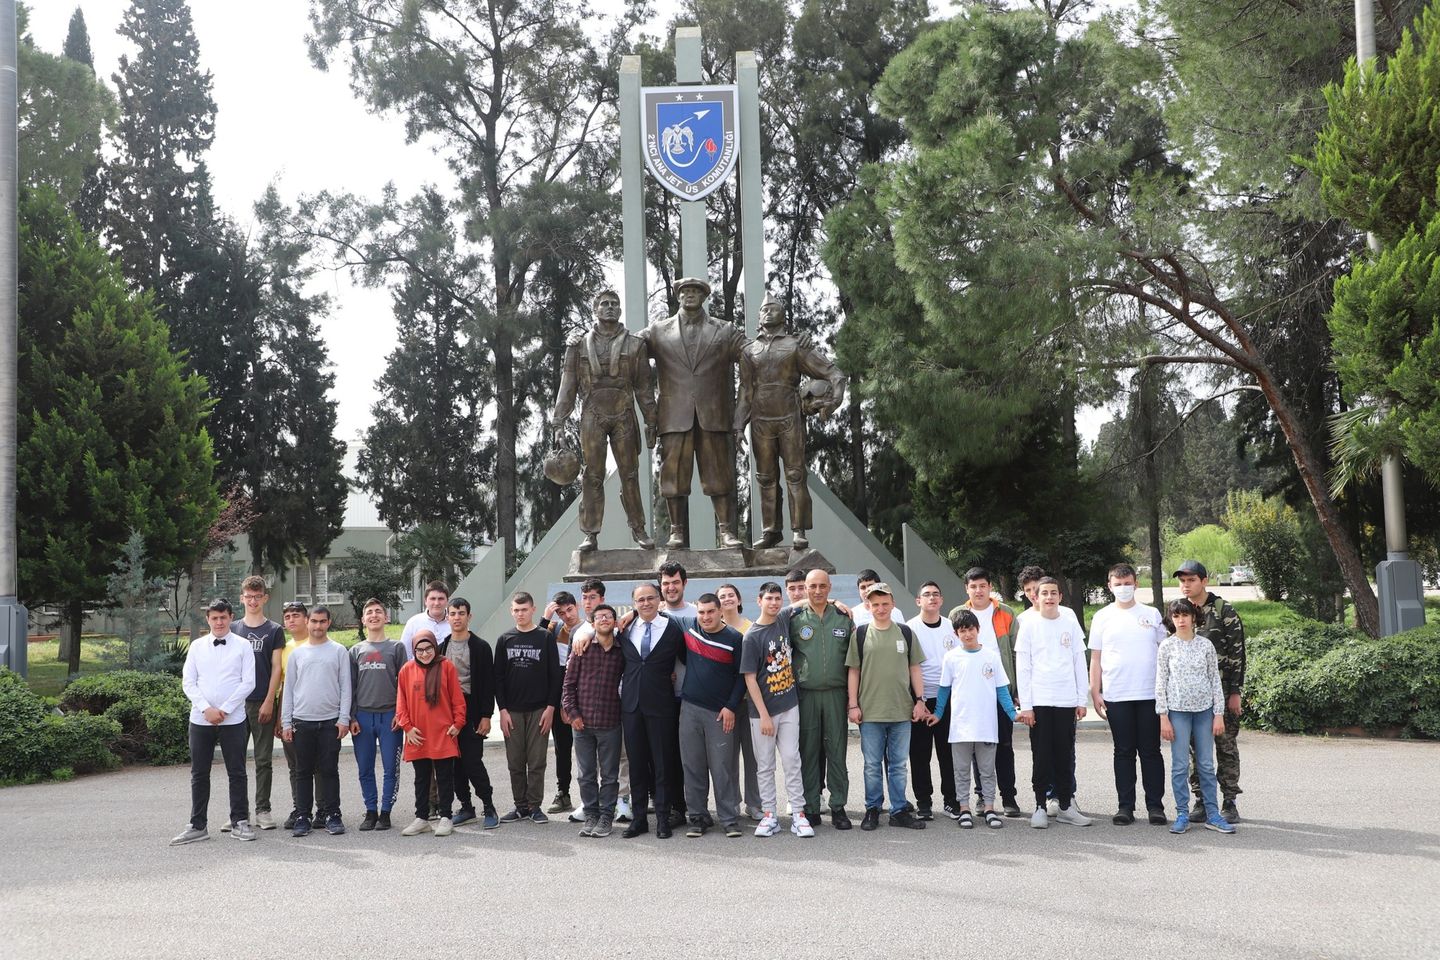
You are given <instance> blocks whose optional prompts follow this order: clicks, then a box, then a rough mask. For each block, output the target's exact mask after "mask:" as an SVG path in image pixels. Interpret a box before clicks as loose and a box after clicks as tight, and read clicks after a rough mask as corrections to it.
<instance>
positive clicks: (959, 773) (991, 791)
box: [950, 740, 998, 807]
mask: <svg viewBox="0 0 1440 960" xmlns="http://www.w3.org/2000/svg"><path fill="white" fill-rule="evenodd" d="M997 746H998V745H997V744H994V743H976V742H975V741H973V740H966V741H964V742H962V743H952V744H950V756H951V757H952V758H954V761H955V790H956V793H955V796H957V797H959V798H960V804H961V806H967V805H969V802H970V762H971V761H972V760H973V761H974V762H975V765H976V766H977V767H979V768H980V798H981V800H982V801H983V802H984V804H985V806H987V807H993V806H995V749H996V747H997Z"/></svg>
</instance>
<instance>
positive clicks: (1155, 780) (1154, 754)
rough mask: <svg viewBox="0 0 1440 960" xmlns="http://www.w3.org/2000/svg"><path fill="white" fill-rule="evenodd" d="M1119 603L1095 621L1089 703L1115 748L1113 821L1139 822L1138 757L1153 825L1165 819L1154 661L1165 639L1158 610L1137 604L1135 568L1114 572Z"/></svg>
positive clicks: (1112, 579)
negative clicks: (1107, 728) (1107, 727)
mask: <svg viewBox="0 0 1440 960" xmlns="http://www.w3.org/2000/svg"><path fill="white" fill-rule="evenodd" d="M1110 592H1111V593H1112V594H1114V595H1115V602H1114V603H1112V604H1109V605H1107V606H1105V607H1102V608H1101V609H1100V610H1098V611H1096V613H1095V617H1094V619H1093V620H1091V622H1090V700H1091V702H1092V703H1093V704H1094V705H1095V712H1096V713H1098V714H1099V715H1100V716H1101V717H1103V718H1104V719H1106V720H1108V721H1109V723H1110V736H1111V739H1112V740H1113V741H1114V743H1115V792H1116V793H1117V794H1119V797H1120V803H1119V809H1118V810H1117V811H1116V813H1115V816H1113V817H1112V818H1111V822H1112V823H1115V824H1116V825H1119V826H1124V825H1126V824H1131V823H1134V822H1135V758H1136V756H1137V755H1138V756H1139V758H1140V779H1141V781H1142V782H1143V783H1144V786H1145V809H1146V811H1147V812H1148V814H1149V820H1150V822H1151V823H1153V824H1155V825H1157V826H1163V825H1164V824H1165V823H1166V822H1167V821H1166V819H1165V802H1164V798H1165V761H1164V759H1163V758H1162V757H1161V756H1160V717H1159V716H1158V715H1157V714H1156V713H1155V658H1156V655H1157V653H1158V652H1159V650H1160V644H1161V642H1162V641H1163V640H1164V639H1165V625H1164V621H1163V619H1162V618H1161V616H1160V613H1159V611H1157V610H1156V609H1155V608H1154V607H1147V606H1146V605H1145V604H1143V603H1136V602H1135V568H1134V567H1132V566H1130V564H1128V563H1118V564H1116V565H1115V566H1113V567H1111V568H1110Z"/></svg>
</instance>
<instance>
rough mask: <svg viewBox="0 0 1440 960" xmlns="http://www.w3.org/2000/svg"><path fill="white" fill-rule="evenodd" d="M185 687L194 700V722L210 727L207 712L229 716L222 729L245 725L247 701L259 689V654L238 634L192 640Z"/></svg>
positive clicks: (185, 672)
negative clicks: (257, 680)
mask: <svg viewBox="0 0 1440 960" xmlns="http://www.w3.org/2000/svg"><path fill="white" fill-rule="evenodd" d="M180 685H181V688H182V689H184V691H185V696H186V697H188V698H189V699H190V722H191V723H195V724H201V725H204V726H207V727H208V726H210V721H209V720H206V719H205V711H206V710H208V709H209V708H210V707H215V708H216V709H218V710H220V711H221V712H222V713H224V714H225V719H224V720H221V721H220V725H221V726H228V725H230V724H235V723H244V722H245V698H246V697H248V696H250V691H252V690H254V689H255V653H254V651H253V650H252V649H251V647H250V641H249V640H246V639H245V638H244V637H241V636H238V635H237V634H233V633H227V634H225V635H224V636H223V637H217V636H215V634H213V633H207V634H205V636H203V637H199V638H198V639H196V640H193V641H191V643H190V649H189V650H187V651H186V653H185V670H184V672H183V674H182V676H181V681H180Z"/></svg>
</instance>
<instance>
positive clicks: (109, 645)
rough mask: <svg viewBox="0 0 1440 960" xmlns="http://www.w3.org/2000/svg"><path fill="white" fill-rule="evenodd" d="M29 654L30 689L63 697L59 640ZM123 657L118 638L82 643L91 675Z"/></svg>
mask: <svg viewBox="0 0 1440 960" xmlns="http://www.w3.org/2000/svg"><path fill="white" fill-rule="evenodd" d="M404 629H405V625H404V624H402V623H392V624H389V625H388V626H386V628H385V636H387V637H389V638H390V639H392V640H399V639H400V634H401V632H402V631H403V630H404ZM333 636H334V638H335V639H336V640H338V641H339V642H340V643H343V644H344V645H345V646H347V647H348V646H351V645H353V644H354V643H355V641H356V640H357V639H358V637H357V635H356V632H355V628H354V627H343V628H341V629H339V630H337V631H335V633H334V634H333ZM27 652H28V656H29V658H30V689H31V690H33V691H35V692H36V693H37V694H39V695H40V696H42V697H58V696H60V691H61V690H62V689H63V688H64V687H65V680H66V678H67V677H68V676H69V670H68V669H67V667H68V664H65V663H61V662H60V659H59V655H60V641H59V640H42V641H40V642H38V643H32V644H30V646H29V648H28V651H27ZM122 655H123V654H122V652H121V650H120V641H119V640H118V639H116V638H115V637H111V636H104V635H101V634H86V635H85V636H84V637H82V638H81V641H80V672H81V673H82V674H90V673H101V672H103V671H106V670H118V669H120V668H121V667H122V666H123V665H124V664H123V662H122V661H120V657H121V656H122Z"/></svg>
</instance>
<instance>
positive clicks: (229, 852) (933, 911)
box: [0, 730, 1440, 960]
mask: <svg viewBox="0 0 1440 960" xmlns="http://www.w3.org/2000/svg"><path fill="white" fill-rule="evenodd" d="M1016 747H1017V767H1018V769H1019V770H1020V773H1021V777H1022V779H1023V778H1025V777H1027V776H1028V773H1029V769H1030V757H1029V751H1028V748H1027V746H1026V743H1025V738H1024V737H1023V736H1021V737H1018V738H1017V743H1016ZM1241 749H1242V757H1243V760H1244V771H1243V779H1242V785H1243V787H1244V789H1245V793H1244V794H1243V795H1242V796H1241V798H1240V809H1241V814H1242V816H1243V817H1244V821H1243V822H1242V823H1241V824H1240V827H1239V832H1238V833H1237V834H1236V835H1234V836H1222V835H1220V834H1217V833H1212V832H1210V831H1205V830H1200V829H1198V828H1196V829H1192V831H1191V832H1190V833H1189V834H1187V835H1184V836H1172V835H1170V834H1169V832H1168V831H1167V830H1166V828H1163V827H1152V826H1149V825H1145V824H1141V823H1137V824H1135V825H1132V826H1128V827H1117V826H1113V825H1112V824H1111V823H1110V822H1109V815H1110V814H1111V813H1113V812H1114V811H1113V805H1114V788H1113V775H1112V772H1111V754H1110V740H1109V735H1108V733H1107V732H1105V731H1104V730H1086V731H1084V732H1082V734H1081V735H1080V742H1079V770H1078V778H1079V783H1080V793H1079V802H1080V805H1081V807H1082V809H1084V810H1085V811H1086V812H1087V813H1090V814H1092V815H1096V817H1097V821H1096V823H1095V825H1094V826H1091V827H1086V828H1076V827H1065V826H1059V825H1052V826H1051V827H1050V828H1049V829H1047V830H1034V829H1031V828H1030V827H1029V826H1028V822H1027V821H1024V820H1007V821H1006V825H1005V827H1004V829H1001V830H993V831H992V830H987V829H985V828H984V827H983V826H979V827H977V828H975V829H974V830H970V831H965V830H961V829H958V828H957V827H956V825H955V824H954V823H953V822H951V821H948V820H943V819H941V820H936V821H934V822H932V823H931V824H930V826H929V829H927V830H925V831H923V832H921V831H909V830H900V829H895V828H891V827H887V826H884V825H883V820H882V826H881V828H880V829H879V830H878V831H875V832H873V833H865V832H862V831H860V830H858V829H856V830H852V831H850V832H848V833H837V832H836V831H835V830H834V829H833V828H831V827H830V826H829V825H828V822H827V823H826V824H825V825H824V826H821V827H819V828H818V836H816V837H815V838H814V839H812V840H800V839H797V838H796V837H794V836H791V835H790V834H789V833H788V832H784V833H782V834H781V835H779V836H776V837H773V838H769V839H758V838H755V837H753V836H750V835H749V831H748V830H747V834H746V836H744V837H743V838H740V839H733V840H732V839H726V838H725V837H724V835H723V834H711V835H707V836H705V837H703V838H701V839H698V840H696V839H687V838H685V837H684V836H683V835H682V834H681V833H677V835H676V836H675V837H674V838H673V839H671V840H666V841H659V840H656V839H654V837H653V835H651V836H648V837H644V838H640V839H636V840H624V839H622V838H621V837H620V835H619V833H618V832H617V833H616V834H614V835H612V836H611V837H609V838H606V839H603V840H591V839H583V838H581V837H579V836H577V835H576V829H575V827H574V826H573V825H571V824H568V823H565V822H563V821H562V820H561V819H560V818H557V819H556V820H555V822H552V823H550V824H548V825H532V824H520V825H514V826H506V827H502V828H501V829H499V830H495V831H482V830H480V829H479V828H478V826H470V827H462V828H460V829H459V830H457V831H456V832H455V833H454V834H453V835H451V836H449V837H445V838H437V837H434V836H431V835H421V836H419V837H413V838H411V837H402V836H400V829H399V828H400V827H402V826H404V824H405V823H407V822H408V820H409V819H410V808H412V807H413V796H412V790H411V783H412V780H411V776H410V772H409V770H408V768H407V769H406V770H405V771H404V774H403V776H402V780H401V803H400V805H399V806H398V807H397V808H396V816H395V820H396V829H394V830H392V831H390V832H388V833H360V832H359V831H358V830H356V829H355V827H356V826H357V825H358V823H359V814H360V813H362V812H363V811H361V810H360V809H359V789H358V786H357V784H356V779H355V766H354V759H353V756H352V755H351V754H350V753H349V752H346V753H345V754H344V755H343V757H342V760H341V791H342V801H343V803H344V805H345V807H346V820H347V823H348V825H349V826H350V831H349V832H348V833H346V834H345V835H344V836H341V837H331V836H327V835H325V834H324V833H323V832H322V833H316V834H313V835H311V836H309V837H307V838H304V839H295V838H292V837H290V836H288V835H286V834H284V833H283V832H281V831H267V832H263V833H261V834H260V838H259V840H257V841H256V842H253V843H242V842H238V841H235V840H232V839H230V838H229V837H228V836H226V835H222V834H220V833H219V832H218V830H217V829H216V827H217V825H218V823H219V822H220V821H221V820H222V819H223V818H224V809H223V808H224V805H225V804H224V796H225V781H224V769H223V767H222V766H220V765H218V764H217V765H216V767H215V769H214V791H213V793H212V800H211V807H210V817H211V824H212V827H211V831H212V837H213V839H211V840H209V841H206V842H203V843H197V844H192V845H189V846H185V847H178V848H172V847H169V846H168V845H167V843H168V841H169V839H170V837H171V836H172V835H174V834H176V833H178V832H179V831H180V830H181V829H182V828H183V826H184V822H185V819H186V816H187V812H188V808H189V796H188V779H189V771H188V769H186V768H181V767H169V768H134V769H128V770H123V771H119V772H116V773H110V774H104V775H99V776H93V777H86V778H82V779H79V780H77V781H74V782H70V783H55V784H42V785H36V786H28V787H14V788H10V789H6V790H0V837H3V848H0V849H3V858H0V863H3V867H0V957H4V958H17V960H18V958H25V960H31V958H49V957H74V956H80V957H96V958H126V957H137V958H139V957H143V958H147V960H149V958H160V957H186V958H195V957H207V958H211V957H213V958H224V957H247V958H259V957H284V958H304V957H326V958H336V957H344V958H346V960H364V958H371V957H374V958H382V957H383V958H392V957H396V956H401V957H407V958H410V957H414V958H428V957H445V958H448V957H451V956H463V957H467V958H468V957H480V958H488V957H495V958H505V960H514V958H529V957H545V958H552V957H590V956H596V957H607V958H608V957H654V958H668V957H679V956H686V957H694V958H708V957H726V958H731V960H733V958H736V957H744V956H761V957H766V958H777V960H791V958H796V960H800V958H823V960H837V958H868V957H882V956H883V957H887V958H889V957H900V956H921V957H936V958H941V957H945V958H948V957H952V956H953V957H967V956H981V957H986V956H989V957H1013V958H1031V957H1087V958H1108V957H1119V956H1124V957H1136V958H1139V957H1171V956H1189V957H1201V958H1203V957H1225V958H1236V957H1264V958H1275V957H1287V958H1289V957H1306V958H1308V957H1386V958H1395V957H1435V956H1440V907H1437V905H1436V899H1435V891H1436V889H1437V887H1440V823H1437V818H1436V816H1435V798H1436V797H1437V796H1440V744H1435V743H1408V742H1394V741H1372V740H1328V739H1317V738H1299V737H1280V736H1268V735H1263V734H1256V733H1252V732H1249V731H1246V732H1245V733H1244V734H1242V737H1241ZM487 756H488V767H489V769H490V772H491V775H492V777H493V778H494V779H495V781H496V794H497V796H496V800H497V803H499V804H500V805H501V806H502V810H503V809H504V808H505V807H506V806H508V804H507V801H508V799H509V793H510V791H509V780H508V777H507V776H506V773H505V766H504V759H503V751H502V750H500V749H498V744H497V749H494V750H493V751H487ZM275 762H276V774H277V776H276V807H277V810H278V809H281V808H283V807H285V806H288V799H289V796H288V785H287V783H286V779H285V766H284V759H283V757H282V756H281V755H280V753H279V751H278V750H277V751H276V756H275ZM849 769H850V771H851V793H850V802H849V804H848V806H849V809H850V811H851V815H852V816H853V817H854V818H855V819H856V822H857V825H858V822H859V816H860V812H861V807H862V803H861V800H860V798H861V785H860V781H861V777H860V771H861V760H860V751H859V745H858V743H857V742H856V741H854V740H853V739H852V741H851V747H850V759H849ZM547 786H548V787H549V788H550V792H553V787H554V779H553V773H552V774H551V775H550V776H549V777H547ZM547 800H548V795H547ZM1166 805H1167V808H1168V807H1169V806H1170V802H1169V796H1168V791H1167V801H1166ZM282 812H283V811H282ZM786 824H787V825H788V821H786Z"/></svg>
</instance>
